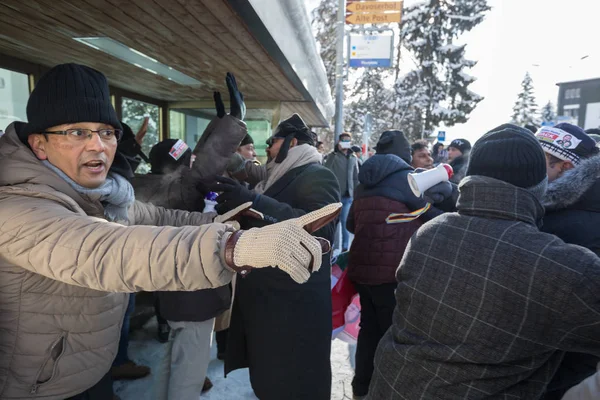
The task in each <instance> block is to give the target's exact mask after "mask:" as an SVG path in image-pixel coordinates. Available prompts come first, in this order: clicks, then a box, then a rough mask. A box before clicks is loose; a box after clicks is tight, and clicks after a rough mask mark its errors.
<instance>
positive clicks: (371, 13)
mask: <svg viewBox="0 0 600 400" xmlns="http://www.w3.org/2000/svg"><path fill="white" fill-rule="evenodd" d="M346 9H347V11H348V13H347V14H346V23H347V24H352V25H364V24H389V23H392V22H400V21H401V20H402V1H351V2H348V3H347V4H346Z"/></svg>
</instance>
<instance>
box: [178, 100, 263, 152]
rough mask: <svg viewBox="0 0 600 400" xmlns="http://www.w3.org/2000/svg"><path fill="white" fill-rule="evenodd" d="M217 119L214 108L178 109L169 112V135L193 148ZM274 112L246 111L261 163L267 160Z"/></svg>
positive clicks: (249, 130)
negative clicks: (212, 121) (209, 125)
mask: <svg viewBox="0 0 600 400" xmlns="http://www.w3.org/2000/svg"><path fill="white" fill-rule="evenodd" d="M214 117H215V110H214V108H211V109H204V108H202V109H193V108H177V109H171V110H169V135H170V137H171V138H175V139H181V140H183V141H185V142H186V143H187V144H188V145H189V146H190V147H191V148H194V147H195V146H196V143H197V142H198V140H199V139H200V137H201V136H202V133H204V130H205V129H206V127H207V126H208V124H209V123H210V121H211V120H212V119H213V118H214ZM272 117H273V110H270V109H249V110H246V117H245V118H244V122H246V126H247V127H248V133H249V134H250V136H252V139H253V140H254V147H255V149H256V154H257V158H258V159H259V160H260V161H261V162H265V161H266V159H267V153H266V149H267V145H266V141H267V139H268V138H269V137H270V136H271V119H272Z"/></svg>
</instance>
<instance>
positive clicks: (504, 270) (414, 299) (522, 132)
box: [367, 124, 600, 400]
mask: <svg viewBox="0 0 600 400" xmlns="http://www.w3.org/2000/svg"><path fill="white" fill-rule="evenodd" d="M546 187H547V175H546V160H545V156H544V152H543V150H542V148H541V146H540V144H539V143H538V142H537V140H536V138H535V137H534V136H533V135H532V134H531V132H529V131H528V130H526V129H525V128H521V127H519V126H516V125H511V124H506V125H502V126H499V127H497V128H495V129H494V130H492V131H490V132H488V133H486V134H485V135H483V136H482V137H481V138H480V139H479V140H478V141H477V143H476V144H475V146H474V147H473V149H472V151H471V159H470V162H469V167H468V170H467V176H466V178H465V179H463V180H462V181H461V183H460V195H459V198H458V204H457V207H458V212H457V213H446V214H443V215H441V216H439V217H437V218H434V219H433V220H431V221H429V222H428V223H426V224H424V225H423V226H422V227H421V228H419V230H418V231H417V233H416V234H415V235H414V236H413V237H412V239H411V241H410V245H409V247H408V249H407V252H406V253H405V254H404V257H403V258H402V262H401V264H400V266H399V268H398V270H397V272H396V278H397V280H398V288H397V290H396V310H395V311H394V322H393V326H392V328H391V329H389V330H388V331H387V333H386V334H385V336H384V337H383V339H382V340H381V341H380V343H379V346H378V349H377V354H376V357H375V372H374V375H373V379H372V381H371V386H370V388H369V396H368V397H367V398H368V399H372V400H375V399H416V398H427V399H441V398H453V399H454V398H456V399H459V398H460V399H463V398H464V399H483V398H494V399H500V398H502V399H508V398H514V399H517V398H518V399H539V398H540V397H541V396H542V394H543V393H544V391H545V390H546V387H547V385H548V383H549V382H550V380H551V378H552V374H553V372H554V371H555V370H556V368H558V366H559V364H560V362H561V360H562V359H563V356H564V353H565V351H583V352H586V351H590V352H592V353H594V354H596V355H600V347H598V337H600V303H599V302H598V292H599V290H600V258H598V257H597V256H596V255H595V254H593V253H592V252H590V251H589V250H587V249H583V248H581V247H579V246H574V245H570V244H566V243H565V242H563V241H562V240H561V239H559V238H557V237H556V236H554V235H550V234H548V233H544V232H540V230H539V226H540V225H541V222H542V217H543V215H544V208H543V206H542V204H541V200H542V199H543V198H544V193H545V189H546Z"/></svg>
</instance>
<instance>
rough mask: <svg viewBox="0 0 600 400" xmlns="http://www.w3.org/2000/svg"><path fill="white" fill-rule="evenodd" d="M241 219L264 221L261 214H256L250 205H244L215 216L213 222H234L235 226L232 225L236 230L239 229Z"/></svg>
mask: <svg viewBox="0 0 600 400" xmlns="http://www.w3.org/2000/svg"><path fill="white" fill-rule="evenodd" d="M241 217H250V218H254V219H260V220H262V219H264V215H263V214H262V213H261V212H258V211H256V210H254V209H253V208H252V203H244V204H242V205H241V206H239V207H236V208H234V209H233V210H231V211H229V212H226V213H225V214H223V215H217V216H216V217H215V219H214V222H218V223H220V224H226V223H228V222H229V223H230V222H236V223H237V225H236V224H232V225H233V226H235V227H236V228H237V229H240V226H239V225H240V224H239V220H240V218H241Z"/></svg>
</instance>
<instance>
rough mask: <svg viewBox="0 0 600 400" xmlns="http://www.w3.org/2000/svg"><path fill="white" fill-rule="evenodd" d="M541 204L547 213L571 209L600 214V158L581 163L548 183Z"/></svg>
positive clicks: (596, 157)
mask: <svg viewBox="0 0 600 400" xmlns="http://www.w3.org/2000/svg"><path fill="white" fill-rule="evenodd" d="M543 204H544V207H546V210H548V211H556V210H562V209H565V208H573V209H579V210H586V211H594V212H600V156H595V157H592V158H589V159H587V160H584V161H582V162H581V164H579V165H578V166H577V167H575V168H573V169H572V170H569V171H567V172H566V173H564V174H563V175H562V176H561V177H560V178H558V179H556V180H555V181H553V182H551V183H549V184H548V190H547V191H546V196H545V197H544V200H543Z"/></svg>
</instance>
